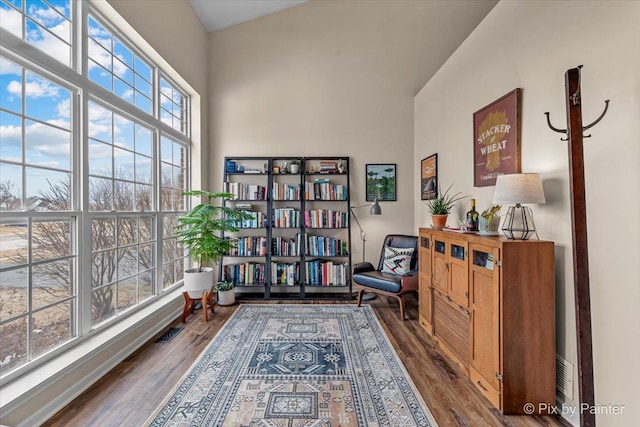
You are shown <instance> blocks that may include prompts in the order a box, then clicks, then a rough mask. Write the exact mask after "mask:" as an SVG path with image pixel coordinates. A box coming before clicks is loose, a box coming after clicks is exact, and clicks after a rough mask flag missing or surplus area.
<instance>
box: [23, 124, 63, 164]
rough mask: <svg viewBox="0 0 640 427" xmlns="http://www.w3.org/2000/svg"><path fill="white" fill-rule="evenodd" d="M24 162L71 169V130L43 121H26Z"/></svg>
mask: <svg viewBox="0 0 640 427" xmlns="http://www.w3.org/2000/svg"><path fill="white" fill-rule="evenodd" d="M25 143H26V152H25V155H26V162H27V163H28V164H32V165H38V166H46V167H50V168H56V169H64V170H71V132H70V131H66V130H62V129H58V128H55V127H53V126H48V125H45V124H43V123H36V122H32V121H30V120H27V121H26V128H25Z"/></svg>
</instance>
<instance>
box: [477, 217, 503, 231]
mask: <svg viewBox="0 0 640 427" xmlns="http://www.w3.org/2000/svg"><path fill="white" fill-rule="evenodd" d="M499 227H500V215H494V216H493V218H491V221H487V219H486V218H485V217H483V216H480V217H479V218H478V233H480V234H489V235H498V228H499Z"/></svg>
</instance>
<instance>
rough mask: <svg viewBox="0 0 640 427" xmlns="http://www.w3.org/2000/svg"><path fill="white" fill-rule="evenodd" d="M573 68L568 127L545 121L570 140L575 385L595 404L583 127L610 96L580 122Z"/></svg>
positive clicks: (583, 416) (586, 415)
mask: <svg viewBox="0 0 640 427" xmlns="http://www.w3.org/2000/svg"><path fill="white" fill-rule="evenodd" d="M581 68H582V65H579V66H578V67H577V68H572V69H570V70H568V71H567V72H566V73H565V89H566V103H567V129H558V128H556V127H554V126H553V125H552V124H551V120H550V119H549V113H548V112H546V113H544V114H545V115H546V116H547V124H548V125H549V127H550V128H551V129H552V130H554V131H555V132H560V133H564V134H566V135H567V138H562V141H569V175H570V178H571V226H572V227H571V228H572V232H573V233H572V234H573V278H574V279H573V282H574V289H575V301H576V328H577V335H578V388H579V392H580V397H579V399H580V403H581V405H582V404H585V405H589V409H590V408H592V407H593V406H594V405H595V397H594V385H593V350H592V339H591V296H590V293H589V248H588V245H587V209H586V202H585V185H584V153H583V148H582V147H583V139H584V138H589V137H591V135H584V131H585V130H587V129H589V128H592V127H593V126H595V125H596V124H597V123H598V122H599V121H600V120H602V118H603V117H604V115H605V114H606V113H607V110H608V108H609V100H606V101H605V108H604V111H603V112H602V114H601V115H600V117H598V118H597V119H596V120H595V121H594V122H593V123H591V124H590V125H587V126H582V94H581V90H580V69H581ZM580 425H581V426H585V427H591V426H595V425H596V417H595V414H593V413H591V411H590V410H588V409H587V410H584V409H583V407H582V406H581V410H580Z"/></svg>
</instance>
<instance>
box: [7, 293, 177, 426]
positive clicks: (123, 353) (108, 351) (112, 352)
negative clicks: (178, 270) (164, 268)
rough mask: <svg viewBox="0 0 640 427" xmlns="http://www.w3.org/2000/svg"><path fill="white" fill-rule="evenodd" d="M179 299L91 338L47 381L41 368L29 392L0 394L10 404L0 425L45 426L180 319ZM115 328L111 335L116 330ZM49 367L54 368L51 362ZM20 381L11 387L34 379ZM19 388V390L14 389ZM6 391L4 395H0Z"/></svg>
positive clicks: (168, 300)
mask: <svg viewBox="0 0 640 427" xmlns="http://www.w3.org/2000/svg"><path fill="white" fill-rule="evenodd" d="M181 298H182V292H181V289H178V290H176V291H174V292H171V294H170V295H167V296H166V298H163V301H160V302H158V304H157V305H156V306H154V305H150V306H149V307H145V308H144V309H142V310H140V314H139V315H138V316H136V315H133V316H131V319H130V321H129V322H128V323H129V324H127V325H125V326H121V328H120V329H122V330H121V331H117V332H114V331H109V330H105V331H102V332H99V333H96V334H95V336H93V337H91V338H90V339H88V340H86V341H85V342H82V343H80V344H79V345H78V346H76V348H74V349H73V350H72V351H70V352H69V353H74V357H75V360H73V361H72V362H71V363H69V361H68V360H67V361H65V362H64V368H62V369H59V370H57V371H55V370H53V372H51V371H49V372H48V376H47V377H42V372H47V369H46V368H47V365H48V364H47V365H44V366H43V367H42V368H43V369H42V370H41V372H39V373H38V374H34V375H31V377H34V376H39V378H37V384H34V385H33V387H30V388H29V389H28V390H27V391H26V392H24V393H21V394H20V395H15V393H12V394H5V397H6V396H8V395H10V396H11V401H10V402H6V401H5V402H2V407H0V411H1V413H2V419H1V420H0V424H3V425H8V426H14V427H23V426H24V427H27V426H35V425H40V424H42V423H44V422H45V421H47V420H48V419H49V418H51V417H52V416H53V415H55V414H56V413H57V412H58V411H59V410H60V409H62V408H64V407H65V406H66V405H67V404H69V403H70V402H71V401H73V399H75V398H76V397H78V396H79V395H80V394H82V393H83V392H84V391H85V390H87V389H88V388H89V387H90V386H91V385H93V384H94V383H95V382H96V381H98V380H99V379H100V378H102V377H103V376H104V375H105V374H106V373H108V372H109V371H110V370H111V369H113V368H115V367H116V366H117V365H118V364H119V363H121V362H122V361H123V360H124V359H126V358H127V357H128V356H129V355H130V354H132V353H134V352H135V351H136V350H137V349H138V348H140V347H141V346H142V345H144V344H145V343H146V342H147V341H149V340H150V339H151V338H153V336H155V335H156V334H157V333H158V332H160V331H161V330H162V329H164V328H165V327H166V326H167V325H169V324H170V323H171V322H173V321H174V320H175V319H176V318H177V317H178V316H179V315H180V314H181V313H182V302H181ZM136 314H137V313H136ZM117 326H118V325H115V327H114V329H118V328H117ZM66 356H67V357H68V355H66ZM63 357H65V356H61V358H63ZM52 362H53V364H54V365H55V361H52ZM25 377H26V378H23V379H20V378H19V379H17V380H16V382H19V381H25V382H29V381H33V378H29V377H28V376H25ZM10 385H11V384H10ZM24 388H25V385H24V384H21V385H20V386H18V387H15V389H24ZM3 389H5V387H3ZM6 391H7V390H3V394H4V392H6ZM3 400H4V399H3Z"/></svg>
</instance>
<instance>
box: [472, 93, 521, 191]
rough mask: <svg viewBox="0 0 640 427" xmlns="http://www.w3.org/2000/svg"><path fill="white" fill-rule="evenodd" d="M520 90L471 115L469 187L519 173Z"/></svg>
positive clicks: (479, 185) (493, 181)
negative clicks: (471, 146) (470, 180)
mask: <svg viewBox="0 0 640 427" xmlns="http://www.w3.org/2000/svg"><path fill="white" fill-rule="evenodd" d="M521 106H522V89H520V88H516V89H514V90H512V91H511V92H509V93H508V94H506V95H504V96H503V97H501V98H500V99H497V100H496V101H494V102H492V103H491V104H489V105H487V106H486V107H484V108H482V109H480V110H478V111H476V112H475V113H473V185H474V187H484V186H487V185H495V183H496V178H497V176H498V175H502V174H510V173H519V172H521V164H520V126H521V125H520V123H521V120H522V111H521Z"/></svg>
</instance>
